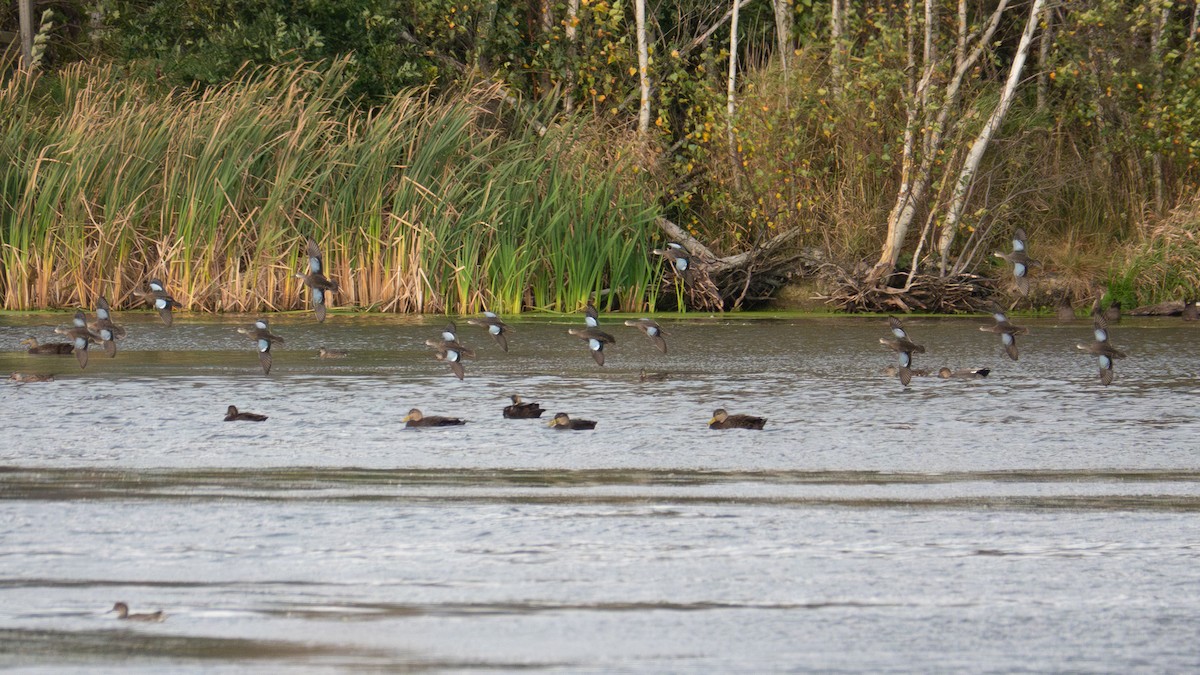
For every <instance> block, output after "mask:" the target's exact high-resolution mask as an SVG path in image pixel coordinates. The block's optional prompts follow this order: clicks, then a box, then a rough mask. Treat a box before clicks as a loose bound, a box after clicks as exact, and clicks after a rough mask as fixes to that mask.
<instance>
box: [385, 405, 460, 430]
mask: <svg viewBox="0 0 1200 675" xmlns="http://www.w3.org/2000/svg"><path fill="white" fill-rule="evenodd" d="M400 421H401V422H404V426H406V427H453V426H458V425H460V424H466V422H464V421H463V420H460V419H459V418H457V417H441V416H439V415H428V416H427V415H424V414H422V413H421V411H420V410H419V409H418V408H413V409H412V410H409V411H408V414H407V415H405V416H404V419H402V420H400Z"/></svg>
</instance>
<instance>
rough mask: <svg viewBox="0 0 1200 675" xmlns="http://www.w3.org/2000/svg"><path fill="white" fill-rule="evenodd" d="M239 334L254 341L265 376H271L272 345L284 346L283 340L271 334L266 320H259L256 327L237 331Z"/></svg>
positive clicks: (242, 328) (255, 324)
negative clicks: (276, 343)
mask: <svg viewBox="0 0 1200 675" xmlns="http://www.w3.org/2000/svg"><path fill="white" fill-rule="evenodd" d="M237 331H238V332H239V333H241V334H242V335H245V336H247V337H249V338H250V339H252V340H254V344H255V346H256V347H257V349H258V362H259V364H260V365H262V369H263V375H270V374H271V345H272V344H273V343H275V342H278V343H279V344H283V338H281V337H279V336H278V335H275V334H274V333H272V332H271V328H270V325H269V324H268V322H267V320H266V319H258V320H257V321H255V322H254V325H253V326H251V327H249V328H246V327H244V326H243V327H240V328H238V329H237Z"/></svg>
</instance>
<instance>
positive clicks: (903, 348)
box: [879, 316, 925, 387]
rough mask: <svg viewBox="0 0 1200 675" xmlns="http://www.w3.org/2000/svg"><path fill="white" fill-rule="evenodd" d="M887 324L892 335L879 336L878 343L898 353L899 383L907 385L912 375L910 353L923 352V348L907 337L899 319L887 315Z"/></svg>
mask: <svg viewBox="0 0 1200 675" xmlns="http://www.w3.org/2000/svg"><path fill="white" fill-rule="evenodd" d="M888 325H889V326H890V327H891V329H892V335H893V336H894V337H890V338H879V343H880V344H882V345H885V346H886V347H887V348H888V349H891V350H892V351H894V352H896V353H897V354H899V357H900V367H899V368H898V369H897V373H898V374H899V375H900V384H902V385H904V386H906V387H907V386H908V383H909V382H911V381H912V377H913V372H912V355H913V354H924V353H925V348H924V347H922V346H921V345H919V344H917V343H915V342H913V341H912V340H910V339H908V333H907V332H905V330H904V326H902V325H901V324H900V319H897V318H896V317H894V316H889V317H888Z"/></svg>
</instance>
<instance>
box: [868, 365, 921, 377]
mask: <svg viewBox="0 0 1200 675" xmlns="http://www.w3.org/2000/svg"><path fill="white" fill-rule="evenodd" d="M879 372H880V373H881V374H883V375H886V376H887V377H896V376H897V375H899V374H900V369H899V368H897V367H896V366H884V367H883V368H882V369H880V371H879ZM908 372H909V374H910V375H911V376H912V377H928V376H929V369H928V368H909V369H908Z"/></svg>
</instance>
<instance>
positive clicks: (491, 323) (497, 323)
mask: <svg viewBox="0 0 1200 675" xmlns="http://www.w3.org/2000/svg"><path fill="white" fill-rule="evenodd" d="M467 323H469V324H471V325H472V326H482V327H484V328H486V329H487V332H488V335H491V336H492V337H493V338H495V340H496V342H497V343H498V344H499V345H500V348H501V349H503V350H504V351H506V352H507V351H508V338H507V337H506V334H508V333H511V332H512V329H511V328H509V327H508V324H506V323H504V322H503V321H501V320H500V317H499V316H496V314H495V313H494V312H484V313H483V316H482V317H476V318H472V319H467Z"/></svg>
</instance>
